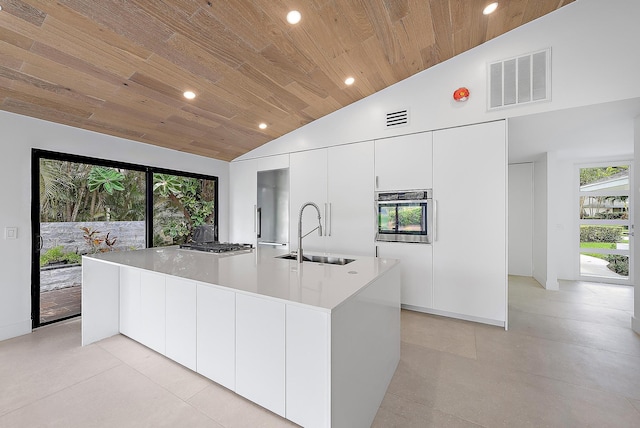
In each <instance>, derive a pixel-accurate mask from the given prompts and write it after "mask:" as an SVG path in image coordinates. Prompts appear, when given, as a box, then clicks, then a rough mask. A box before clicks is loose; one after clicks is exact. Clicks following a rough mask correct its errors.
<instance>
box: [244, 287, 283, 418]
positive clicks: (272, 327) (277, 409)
mask: <svg viewBox="0 0 640 428" xmlns="http://www.w3.org/2000/svg"><path fill="white" fill-rule="evenodd" d="M284 388H285V305H284V303H280V302H275V301H273V300H267V299H263V298H260V297H253V296H248V295H245V294H237V295H236V392H237V393H238V394H240V395H242V396H243V397H246V398H248V399H249V400H251V401H253V402H254V403H256V404H258V405H260V406H262V407H265V408H267V409H269V410H271V411H272V412H274V413H277V414H278V415H280V416H282V417H284V416H285V413H284V411H285V391H284Z"/></svg>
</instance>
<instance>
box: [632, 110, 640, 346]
mask: <svg viewBox="0 0 640 428" xmlns="http://www.w3.org/2000/svg"><path fill="white" fill-rule="evenodd" d="M634 151H635V153H640V116H638V117H636V119H635V121H634ZM633 169H634V173H633V186H632V187H631V189H632V191H633V192H634V194H635V196H636V197H635V199H634V203H633V223H634V224H638V225H640V156H636V157H635V159H634V162H633ZM636 189H637V191H636ZM639 254H640V236H636V237H635V238H634V240H633V250H632V255H635V257H633V259H632V260H633V262H632V263H633V270H634V273H635V290H634V293H633V296H634V299H635V302H634V312H633V313H634V316H633V317H631V327H632V328H633V330H634V331H635V332H636V333H638V334H640V281H639V280H638V278H639V276H640V257H638V255H639Z"/></svg>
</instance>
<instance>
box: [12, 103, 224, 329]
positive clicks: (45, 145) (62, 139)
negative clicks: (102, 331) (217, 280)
mask: <svg viewBox="0 0 640 428" xmlns="http://www.w3.org/2000/svg"><path fill="white" fill-rule="evenodd" d="M0 129H1V130H2V134H1V135H2V140H1V142H0V154H1V156H0V182H1V183H2V186H3V195H2V205H0V340H3V339H6V338H9V337H14V336H18V335H21V334H25V333H29V332H30V331H31V267H30V264H31V220H30V216H31V214H30V213H31V211H30V209H31V149H32V148H38V149H43V150H50V151H55V152H62V153H71V154H76V155H83V156H90V157H95V158H101V159H110V160H117V161H123V162H128V163H133V164H139V165H149V166H156V167H162V168H170V169H175V170H180V171H188V172H194V173H201V174H207V175H213V176H217V177H219V179H220V181H219V204H220V212H219V226H220V237H221V239H222V240H226V239H227V237H228V205H229V204H228V199H229V196H228V189H229V183H228V180H229V163H228V162H224V161H219V160H214V159H209V158H205V157H201V156H195V155H190V154H186V153H182V152H177V151H174V150H169V149H164V148H161V147H155V146H151V145H148V144H142V143H138V142H133V141H129V140H125V139H121V138H116V137H111V136H107V135H103V134H98V133H95V132H90V131H84V130H80V129H76V128H71V127H68V126H64V125H58V124H54V123H50V122H45V121H42V120H38V119H32V118H28V117H26V116H20V115H16V114H12V113H6V112H0ZM5 227H17V228H18V239H16V240H8V239H4V228H5Z"/></svg>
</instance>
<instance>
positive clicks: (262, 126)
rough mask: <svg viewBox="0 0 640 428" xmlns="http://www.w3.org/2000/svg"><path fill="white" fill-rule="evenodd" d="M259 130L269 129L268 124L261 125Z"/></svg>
mask: <svg viewBox="0 0 640 428" xmlns="http://www.w3.org/2000/svg"><path fill="white" fill-rule="evenodd" d="M258 128H260V129H267V124H266V123H261V124H260V125H258Z"/></svg>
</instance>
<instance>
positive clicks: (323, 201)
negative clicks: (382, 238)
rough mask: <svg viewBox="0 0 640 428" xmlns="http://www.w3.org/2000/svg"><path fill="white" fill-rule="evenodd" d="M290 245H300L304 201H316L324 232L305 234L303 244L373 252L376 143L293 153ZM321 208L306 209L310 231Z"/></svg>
mask: <svg viewBox="0 0 640 428" xmlns="http://www.w3.org/2000/svg"><path fill="white" fill-rule="evenodd" d="M290 176H291V196H290V197H291V215H290V219H291V220H290V234H289V236H290V240H291V248H292V249H297V247H298V241H297V239H298V219H299V213H300V208H301V207H302V205H303V204H304V203H305V202H314V203H316V204H317V205H318V207H319V208H320V212H321V215H322V227H323V235H324V236H323V237H320V236H318V234H317V233H316V232H313V233H311V234H310V235H308V236H307V237H305V238H304V241H303V248H305V249H307V250H315V251H328V252H332V253H343V254H356V255H369V256H372V255H373V252H374V236H375V223H374V221H375V212H374V205H373V198H374V195H373V179H372V178H373V144H372V143H371V142H364V143H357V144H348V145H344V146H337V147H330V148H328V149H318V150H310V151H307V152H301V153H293V154H291V166H290ZM317 216H318V215H317V212H316V210H315V209H313V208H311V207H309V208H306V209H305V211H304V216H303V231H302V233H303V234H305V233H307V232H308V231H309V230H312V229H313V228H314V227H316V226H317V225H318V219H317Z"/></svg>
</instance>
